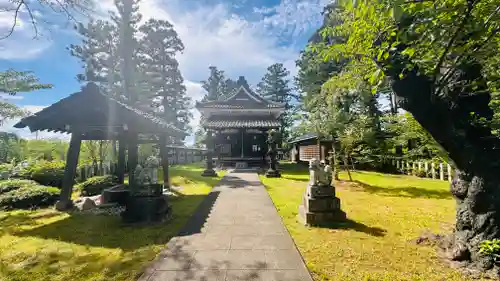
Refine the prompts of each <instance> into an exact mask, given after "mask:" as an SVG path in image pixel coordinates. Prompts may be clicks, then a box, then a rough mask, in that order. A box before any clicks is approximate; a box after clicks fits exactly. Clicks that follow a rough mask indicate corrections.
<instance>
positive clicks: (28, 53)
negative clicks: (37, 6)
mask: <svg viewBox="0 0 500 281" xmlns="http://www.w3.org/2000/svg"><path fill="white" fill-rule="evenodd" d="M15 7H16V5H15V4H14V3H11V1H7V0H0V8H3V9H6V8H11V9H12V8H15ZM23 7H24V6H23ZM35 12H37V11H35ZM37 15H39V13H34V17H35V19H34V20H35V22H36V18H37ZM14 24H15V26H14V31H13V32H12V34H11V35H10V36H8V37H7V38H4V39H1V40H0V59H4V60H25V59H31V58H34V57H37V56H38V55H40V54H41V53H43V51H45V50H46V49H47V48H48V47H50V45H51V43H52V42H51V41H50V40H49V39H48V38H46V37H43V36H37V38H35V36H36V35H37V32H38V33H39V34H38V35H40V34H41V33H42V29H43V26H42V25H40V24H39V23H37V24H36V27H37V31H35V29H34V27H33V24H31V17H30V16H29V14H28V12H27V10H26V9H25V8H21V9H20V10H19V13H18V14H17V16H16V13H15V11H2V12H0V38H3V37H5V36H7V35H9V34H10V33H11V30H12V27H13V25H14Z"/></svg>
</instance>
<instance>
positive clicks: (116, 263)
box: [0, 164, 223, 281]
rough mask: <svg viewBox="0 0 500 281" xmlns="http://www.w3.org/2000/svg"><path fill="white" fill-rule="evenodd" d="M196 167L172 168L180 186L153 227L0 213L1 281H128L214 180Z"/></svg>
mask: <svg viewBox="0 0 500 281" xmlns="http://www.w3.org/2000/svg"><path fill="white" fill-rule="evenodd" d="M202 171H203V168H202V167H201V166H200V165H194V164H193V165H185V166H174V167H171V169H170V173H171V183H172V185H175V186H181V187H182V189H179V190H177V192H178V195H179V196H177V197H175V198H174V199H172V200H171V203H172V207H173V219H172V220H170V221H168V222H166V223H163V224H160V225H155V226H141V227H138V226H137V227H136V226H134V227H131V226H123V225H122V224H121V221H120V218H119V217H109V216H95V215H82V214H67V213H60V212H56V211H54V210H51V209H50V210H49V209H46V210H37V211H12V212H0V280H2V281H21V280H22V281H24V280H26V281H28V280H29V281H31V280H37V281H45V280H47V281H49V280H50V281H58V280H60V281H67V280H72V281H83V280H85V281H87V280H95V281H98V280H99V281H100V280H102V281H114V280H116V281H127V280H135V279H137V277H138V275H140V274H141V272H142V270H143V269H144V267H145V266H147V264H148V262H149V261H151V260H153V259H154V258H155V256H156V255H157V253H158V252H159V250H160V249H161V248H162V247H164V246H165V244H166V243H167V242H168V241H169V240H170V238H171V237H173V236H174V235H175V234H176V233H177V232H178V231H179V230H180V228H181V227H182V226H183V225H184V224H185V223H186V221H187V220H188V219H189V217H190V216H191V215H192V214H193V212H194V211H195V210H196V208H197V206H198V205H199V203H200V202H201V200H203V198H204V197H205V195H206V194H208V193H209V192H210V190H211V188H212V187H213V186H214V185H215V183H216V182H217V181H218V180H219V179H220V177H221V176H222V175H223V173H219V178H205V177H202V176H201V172H202Z"/></svg>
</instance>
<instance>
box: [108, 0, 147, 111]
mask: <svg viewBox="0 0 500 281" xmlns="http://www.w3.org/2000/svg"><path fill="white" fill-rule="evenodd" d="M139 1H140V0H115V1H114V2H115V6H116V8H117V10H118V13H117V14H116V13H111V20H112V22H113V23H114V25H115V26H116V27H117V30H118V40H117V41H118V45H117V57H118V58H119V59H118V66H119V69H120V74H121V75H120V76H121V77H120V82H121V92H122V93H123V95H124V96H125V98H127V99H128V101H129V102H130V103H132V104H135V105H136V106H139V107H144V106H145V105H144V104H143V99H142V97H141V95H142V94H143V93H144V92H143V91H141V90H142V89H143V87H142V86H143V83H138V82H142V81H143V80H142V77H141V75H140V74H139V73H140V70H139V65H140V64H139V62H140V59H139V52H138V49H139V44H138V40H137V33H138V24H139V22H140V21H141V18H142V16H141V14H140V13H139Z"/></svg>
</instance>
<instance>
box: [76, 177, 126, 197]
mask: <svg viewBox="0 0 500 281" xmlns="http://www.w3.org/2000/svg"><path fill="white" fill-rule="evenodd" d="M117 183H118V178H117V177H115V176H110V175H108V176H97V177H91V178H89V179H87V180H86V181H84V182H82V183H80V184H78V185H77V186H76V189H77V190H80V191H81V194H82V195H83V196H94V195H99V194H101V193H102V191H103V190H104V189H106V188H109V187H112V186H114V185H116V184H117Z"/></svg>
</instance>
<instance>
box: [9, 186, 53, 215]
mask: <svg viewBox="0 0 500 281" xmlns="http://www.w3.org/2000/svg"><path fill="white" fill-rule="evenodd" d="M58 197H59V189H57V188H55V187H48V186H39V185H33V186H23V187H21V188H18V189H14V190H11V191H9V192H6V193H3V194H0V209H4V210H12V209H33V208H42V207H48V206H50V205H52V204H54V203H55V202H56V201H57V199H58Z"/></svg>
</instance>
